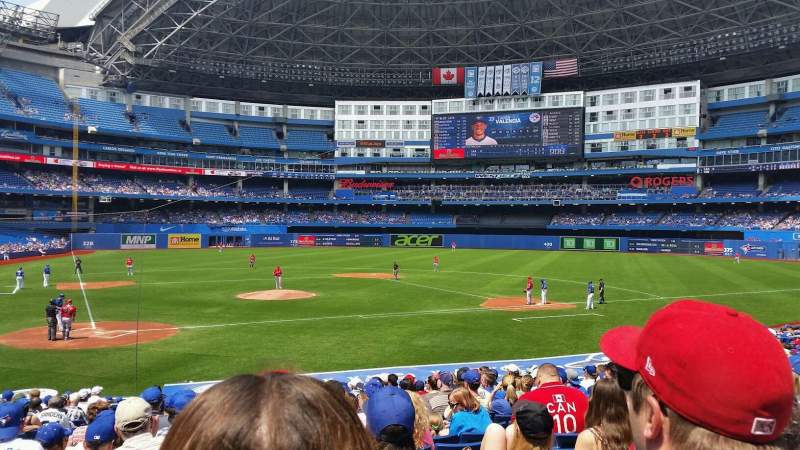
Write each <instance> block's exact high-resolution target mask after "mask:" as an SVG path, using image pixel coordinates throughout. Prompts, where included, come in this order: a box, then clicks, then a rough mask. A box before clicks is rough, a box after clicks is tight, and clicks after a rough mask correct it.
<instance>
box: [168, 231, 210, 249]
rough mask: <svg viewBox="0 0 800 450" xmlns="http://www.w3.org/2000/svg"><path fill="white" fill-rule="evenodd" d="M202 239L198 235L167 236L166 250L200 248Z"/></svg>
mask: <svg viewBox="0 0 800 450" xmlns="http://www.w3.org/2000/svg"><path fill="white" fill-rule="evenodd" d="M201 247H202V238H201V236H200V233H192V234H168V235H167V248H201Z"/></svg>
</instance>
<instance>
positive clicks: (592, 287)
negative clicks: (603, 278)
mask: <svg viewBox="0 0 800 450" xmlns="http://www.w3.org/2000/svg"><path fill="white" fill-rule="evenodd" d="M586 292H588V293H589V294H594V285H593V284H592V283H589V285H588V286H586Z"/></svg>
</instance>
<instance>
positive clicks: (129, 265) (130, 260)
mask: <svg viewBox="0 0 800 450" xmlns="http://www.w3.org/2000/svg"><path fill="white" fill-rule="evenodd" d="M125 268H126V269H128V276H129V277H132V276H133V258H131V257H130V256H128V259H126V260H125Z"/></svg>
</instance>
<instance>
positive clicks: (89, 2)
mask: <svg viewBox="0 0 800 450" xmlns="http://www.w3.org/2000/svg"><path fill="white" fill-rule="evenodd" d="M105 2H106V0H33V1H31V2H30V3H29V5H28V7H30V8H33V9H38V10H41V11H47V12H49V13H53V14H58V15H59V21H58V26H59V28H78V27H88V26H92V25H94V19H92V14H93V13H94V11H95V9H97V8H98V7H100V6H102V5H103V4H104V3H105Z"/></svg>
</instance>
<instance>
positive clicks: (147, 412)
mask: <svg viewBox="0 0 800 450" xmlns="http://www.w3.org/2000/svg"><path fill="white" fill-rule="evenodd" d="M114 417H115V422H114V425H115V427H116V429H117V433H118V434H119V437H120V438H122V440H124V441H127V440H128V439H130V438H132V437H134V436H137V435H140V434H144V433H152V431H153V429H154V424H156V418H154V417H153V407H152V406H150V404H149V403H147V402H146V401H144V399H142V398H141V397H129V398H126V399H125V400H123V401H121V402H120V403H119V405H117V409H116V412H115V413H114Z"/></svg>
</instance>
